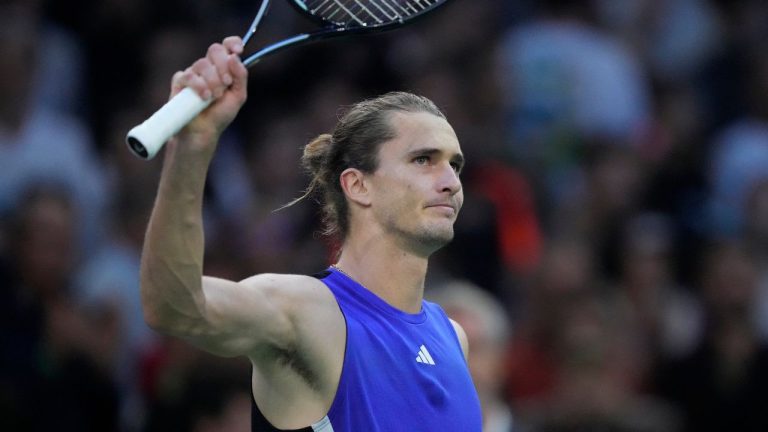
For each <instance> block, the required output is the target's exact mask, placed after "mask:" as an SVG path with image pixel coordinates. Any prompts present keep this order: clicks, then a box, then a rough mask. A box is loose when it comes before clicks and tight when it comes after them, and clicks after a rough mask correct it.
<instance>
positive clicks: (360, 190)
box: [339, 168, 371, 207]
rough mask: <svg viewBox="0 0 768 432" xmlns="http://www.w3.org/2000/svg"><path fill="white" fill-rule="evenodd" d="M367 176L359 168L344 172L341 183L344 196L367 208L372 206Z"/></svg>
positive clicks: (340, 178) (348, 169)
mask: <svg viewBox="0 0 768 432" xmlns="http://www.w3.org/2000/svg"><path fill="white" fill-rule="evenodd" d="M366 180H367V179H366V177H365V174H363V172H362V171H360V170H359V169H357V168H347V169H345V170H344V171H342V173H341V176H340V177H339V181H340V183H341V189H342V190H343V191H344V195H346V196H347V198H349V199H350V200H351V201H352V202H354V203H357V204H359V205H361V206H364V207H367V206H369V205H371V198H370V194H369V190H368V183H367V181H366Z"/></svg>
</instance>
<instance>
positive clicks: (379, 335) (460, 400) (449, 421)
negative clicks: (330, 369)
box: [312, 268, 482, 432]
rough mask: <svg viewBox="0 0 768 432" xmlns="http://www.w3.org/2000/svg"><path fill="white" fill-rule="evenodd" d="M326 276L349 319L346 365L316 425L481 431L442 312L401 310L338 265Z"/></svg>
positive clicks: (336, 431) (371, 431)
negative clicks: (355, 279) (406, 311)
mask: <svg viewBox="0 0 768 432" xmlns="http://www.w3.org/2000/svg"><path fill="white" fill-rule="evenodd" d="M320 277H321V280H322V281H323V282H324V283H325V284H326V285H327V286H328V287H329V288H330V290H331V291H332V292H333V295H334V296H335V297H336V301H337V302H338V304H339V307H340V308H341V311H342V313H343V314H344V318H345V320H346V326H347V344H346V351H345V353H344V366H343V369H342V372H341V378H340V381H339V387H338V390H337V391H336V397H335V399H334V401H333V403H332V405H331V408H330V410H329V411H328V415H327V416H326V417H325V418H324V419H322V420H321V421H320V422H318V423H315V424H314V425H312V428H313V430H314V431H316V432H331V431H333V432H363V431H365V432H376V431H378V432H399V431H403V432H406V431H407V432H431V431H441V432H442V431H456V432H480V430H481V427H482V420H481V414H480V402H479V399H478V397H477V392H476V391H475V387H474V385H473V383H472V379H471V378H470V375H469V370H468V368H467V363H466V361H465V360H464V355H463V354H462V350H461V344H460V343H459V339H458V337H457V335H456V332H455V330H454V329H453V326H452V325H451V322H450V320H449V319H448V317H447V316H446V314H445V312H444V311H443V310H442V309H441V308H440V307H439V306H438V305H436V304H434V303H430V302H427V301H423V302H422V309H421V312H419V313H417V314H408V313H405V312H403V311H400V310H398V309H396V308H394V307H392V306H390V305H389V304H388V303H386V302H385V301H384V300H382V299H381V298H379V297H378V296H376V295H375V294H373V293H372V292H370V291H369V290H368V289H366V288H365V287H363V286H361V285H360V284H358V283H357V282H355V281H354V280H352V279H351V278H350V277H349V276H347V275H345V274H344V273H342V272H340V271H339V270H337V269H335V268H330V269H328V271H327V272H324V274H323V275H320Z"/></svg>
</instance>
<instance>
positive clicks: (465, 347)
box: [449, 318, 469, 359]
mask: <svg viewBox="0 0 768 432" xmlns="http://www.w3.org/2000/svg"><path fill="white" fill-rule="evenodd" d="M449 319H450V320H451V324H452V325H453V330H455V331H456V336H458V337H459V343H461V350H462V351H464V358H465V359H468V357H469V339H468V338H467V333H466V332H465V331H464V328H463V327H462V326H461V324H459V323H457V322H456V321H455V320H454V319H453V318H449Z"/></svg>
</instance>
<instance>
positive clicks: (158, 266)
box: [141, 142, 209, 330]
mask: <svg viewBox="0 0 768 432" xmlns="http://www.w3.org/2000/svg"><path fill="white" fill-rule="evenodd" d="M184 145H188V143H184V142H182V143H176V142H174V143H170V144H169V145H168V148H167V152H168V154H167V155H166V158H165V161H164V165H163V172H162V175H161V178H160V186H159V188H158V195H157V199H156V201H155V205H154V208H153V210H152V216H151V218H150V221H149V226H148V228H147V233H146V238H145V240H144V249H143V251H142V258H141V296H142V304H143V306H144V314H145V319H146V320H147V322H148V323H149V324H150V325H151V326H153V327H158V328H161V329H162V328H164V327H167V326H172V325H173V323H174V322H175V320H177V319H178V318H179V317H188V318H194V317H198V316H200V313H201V308H202V306H203V305H204V297H203V292H202V286H201V284H202V271H203V254H204V248H205V242H204V235H203V222H202V205H203V191H204V188H205V177H206V174H207V171H208V163H209V158H207V157H200V156H199V155H189V154H184V153H185V151H184V149H183V148H179V146H184ZM168 330H171V329H168Z"/></svg>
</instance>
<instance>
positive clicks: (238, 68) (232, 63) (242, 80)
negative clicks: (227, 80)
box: [227, 55, 248, 92]
mask: <svg viewBox="0 0 768 432" xmlns="http://www.w3.org/2000/svg"><path fill="white" fill-rule="evenodd" d="M227 64H228V66H229V68H228V69H229V73H230V74H231V75H232V77H233V81H232V90H235V91H243V92H244V91H245V89H246V86H247V84H248V69H246V67H245V65H243V62H242V61H240V57H237V56H235V55H231V56H230V57H229V61H228V63H227Z"/></svg>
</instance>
